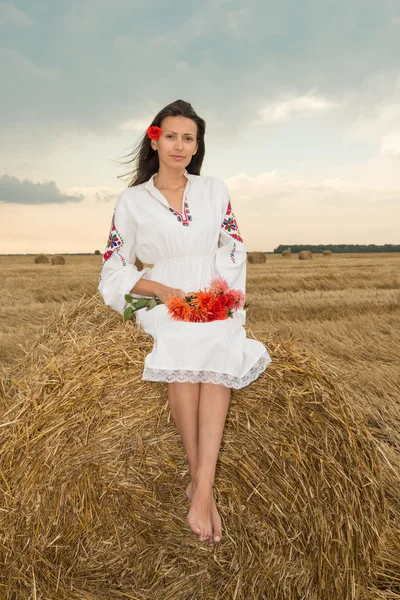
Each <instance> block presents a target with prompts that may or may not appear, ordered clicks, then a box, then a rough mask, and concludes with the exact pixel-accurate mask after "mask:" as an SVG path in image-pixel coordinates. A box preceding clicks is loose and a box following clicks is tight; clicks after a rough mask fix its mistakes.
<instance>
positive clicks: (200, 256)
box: [154, 254, 215, 267]
mask: <svg viewBox="0 0 400 600" xmlns="http://www.w3.org/2000/svg"><path fill="white" fill-rule="evenodd" d="M214 259H215V256H214V255H210V254H192V255H190V256H175V257H173V258H161V259H160V260H156V261H155V263H154V267H155V266H157V265H163V264H165V263H170V262H173V261H180V262H184V261H192V260H201V261H209V262H214Z"/></svg>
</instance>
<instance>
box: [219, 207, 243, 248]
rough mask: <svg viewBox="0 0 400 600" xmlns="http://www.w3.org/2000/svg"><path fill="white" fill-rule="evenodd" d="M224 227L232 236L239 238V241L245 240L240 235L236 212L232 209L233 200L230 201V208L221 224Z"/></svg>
mask: <svg viewBox="0 0 400 600" xmlns="http://www.w3.org/2000/svg"><path fill="white" fill-rule="evenodd" d="M221 227H222V229H224V230H225V231H227V232H228V233H229V235H230V236H232V237H233V238H235V240H238V241H239V242H243V238H242V236H241V235H240V231H239V227H238V224H237V221H236V217H235V214H234V212H233V211H232V205H231V201H230V200H229V201H228V208H227V209H226V214H225V217H224V220H223V221H222V225H221Z"/></svg>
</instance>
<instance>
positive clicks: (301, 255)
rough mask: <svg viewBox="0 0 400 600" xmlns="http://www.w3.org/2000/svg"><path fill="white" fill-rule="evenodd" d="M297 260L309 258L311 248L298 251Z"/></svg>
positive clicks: (310, 256)
mask: <svg viewBox="0 0 400 600" xmlns="http://www.w3.org/2000/svg"><path fill="white" fill-rule="evenodd" d="M298 258H299V260H310V259H311V258H312V252H311V250H302V251H301V252H299V256H298Z"/></svg>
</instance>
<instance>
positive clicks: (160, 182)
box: [153, 168, 187, 190]
mask: <svg viewBox="0 0 400 600" xmlns="http://www.w3.org/2000/svg"><path fill="white" fill-rule="evenodd" d="M184 171H185V170H183V171H175V169H174V170H165V169H162V168H160V169H159V171H158V173H157V174H156V175H155V176H154V179H153V183H154V185H155V186H156V187H157V188H158V189H160V190H176V189H181V188H182V187H183V188H185V187H186V183H187V179H186V177H185V175H184Z"/></svg>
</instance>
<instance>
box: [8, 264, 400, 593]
mask: <svg viewBox="0 0 400 600" xmlns="http://www.w3.org/2000/svg"><path fill="white" fill-rule="evenodd" d="M294 258H296V256H294ZM100 260H101V257H69V258H68V259H67V262H66V264H65V265H62V267H61V269H60V273H59V275H58V276H57V275H56V267H55V266H54V265H51V264H50V265H47V264H34V263H33V261H32V260H31V259H30V257H15V258H12V257H11V258H10V257H2V261H1V263H2V264H1V267H2V274H3V279H4V280H5V281H6V283H7V285H6V286H5V289H7V290H9V292H8V294H9V295H8V296H7V295H6V297H5V303H4V305H3V307H2V314H1V316H2V319H1V323H2V324H5V325H3V331H2V338H1V342H2V346H1V350H2V356H3V357H4V358H5V360H4V361H3V368H2V379H1V387H0V390H1V396H0V414H1V424H2V427H0V447H1V473H0V482H1V483H0V490H1V492H2V502H1V505H0V507H1V520H0V542H1V543H0V565H1V568H0V597H4V598H6V599H7V600H8V599H11V598H12V599H14V598H18V600H19V598H21V599H22V598H23V599H24V600H25V598H26V599H31V598H32V600H33V599H35V600H42V599H43V600H47V599H52V600H53V599H57V600H58V599H60V600H62V599H82V600H103V599H104V600H105V599H107V600H108V599H110V600H113V599H114V598H115V599H117V598H120V599H122V598H124V599H125V598H131V599H132V598H133V599H138V600H161V599H162V600H166V599H173V600H181V599H184V600H192V599H193V600H194V599H196V600H197V599H200V598H201V599H203V598H204V599H207V600H211V599H212V600H214V599H225V598H226V599H228V598H229V599H235V600H239V599H245V598H246V599H248V598H257V599H258V598H259V599H268V600H270V599H271V600H272V599H274V600H281V599H282V600H300V599H302V600H309V599H310V600H311V599H312V600H325V599H326V600H337V599H338V598H340V599H341V600H345V599H353V598H354V599H370V600H375V599H380V598H382V599H386V600H389V599H395V598H400V498H399V495H400V494H399V487H400V486H399V483H400V482H399V466H400V460H399V450H400V434H399V425H400V423H399V420H400V417H399V415H400V410H399V394H398V392H399V389H400V382H399V378H400V375H399V370H398V360H399V355H398V353H399V350H398V335H399V331H400V318H399V314H400V311H399V309H400V302H399V294H400V276H399V272H400V270H399V265H400V256H396V255H384V256H374V255H366V256H360V255H356V256H354V255H346V256H337V255H333V256H331V258H330V260H329V261H327V260H326V259H324V258H323V257H322V256H321V255H318V254H314V255H313V260H312V261H301V260H300V261H299V260H293V261H282V259H281V255H276V256H271V255H267V261H266V263H265V264H254V265H253V264H250V265H249V266H248V295H247V299H248V302H249V305H250V306H249V312H248V319H247V324H246V330H247V334H248V335H249V336H250V337H252V336H254V337H256V338H257V339H260V340H261V341H262V342H263V343H265V345H266V346H267V348H268V350H269V352H270V354H271V357H272V360H273V362H272V363H271V364H270V365H269V366H268V368H267V370H266V371H265V372H264V373H263V374H262V375H261V376H260V378H259V379H257V380H256V381H255V382H253V383H252V384H250V385H249V386H247V387H246V388H243V389H242V390H233V391H232V400H231V404H230V408H229V412H228V416H227V422H226V426H225V430H224V435H223V439H222V446H221V450H220V454H219V459H218V463H217V472H216V480H215V492H216V500H217V504H218V507H219V511H220V514H221V517H222V520H223V539H222V541H221V542H220V544H218V545H217V546H215V547H208V546H206V545H204V544H201V543H199V542H198V541H197V539H196V538H195V536H194V534H192V532H191V531H190V529H189V528H188V526H187V524H186V521H185V517H186V514H187V511H188V509H189V501H188V499H187V498H186V496H185V491H184V490H185V487H186V485H187V483H188V482H189V479H188V467H187V464H186V460H185V456H184V454H183V446H182V444H181V442H180V439H179V436H178V433H177V430H176V428H175V425H174V423H173V421H172V419H171V416H170V413H169V409H168V403H167V394H166V391H167V390H166V384H163V383H153V382H145V381H141V379H140V377H141V372H142V366H143V360H144V357H145V355H146V354H147V352H149V351H150V348H151V344H152V338H151V337H150V336H148V335H147V334H145V333H144V332H143V331H141V330H138V329H137V328H136V327H135V325H134V323H133V322H127V323H123V322H122V317H121V316H120V315H118V314H117V313H115V312H113V311H111V309H109V308H108V307H106V306H105V305H104V303H103V301H102V299H101V298H100V297H99V295H98V294H97V292H96V281H97V274H98V269H99V265H100ZM13 261H14V264H13ZM16 264H18V268H16ZM77 266H79V267H80V268H79V269H77ZM61 270H62V273H61ZM58 277H59V279H58ZM18 283H19V284H20V285H19V288H18ZM13 285H14V287H13ZM90 286H91V287H90ZM40 291H41V292H40ZM39 292H40V293H41V294H42V295H41V296H40V295H39ZM12 294H14V295H15V296H14V297H13V296H12ZM46 294H47V298H48V300H46ZM17 297H18V298H19V297H20V298H21V299H22V298H23V299H24V310H22V307H21V306H20V307H18V308H19V311H16V310H15V307H16V302H17ZM38 297H39V298H41V299H42V301H40V300H38ZM39 303H40V304H39ZM21 304H22V300H21ZM32 320H33V323H32V322H31V321H32ZM11 322H13V329H11V328H10V329H7V327H6V324H10V323H11ZM27 324H28V325H27ZM20 329H21V330H22V329H24V330H25V335H27V332H28V333H29V335H28V339H25V340H24V341H22V337H21V332H20ZM13 335H14V336H15V337H14V339H15V340H18V343H16V344H13ZM8 347H10V348H13V351H12V352H11V355H9V354H8V352H7V348H8Z"/></svg>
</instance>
